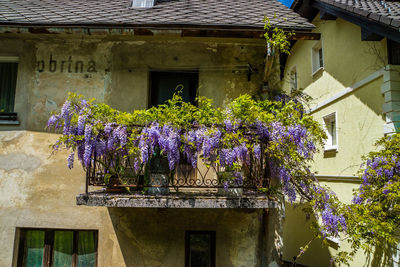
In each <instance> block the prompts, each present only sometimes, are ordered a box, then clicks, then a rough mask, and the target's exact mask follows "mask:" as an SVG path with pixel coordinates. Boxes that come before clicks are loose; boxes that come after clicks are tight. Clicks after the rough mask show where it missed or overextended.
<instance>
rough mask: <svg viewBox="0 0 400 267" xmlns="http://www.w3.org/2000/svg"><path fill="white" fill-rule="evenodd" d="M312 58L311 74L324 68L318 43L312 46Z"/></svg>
mask: <svg viewBox="0 0 400 267" xmlns="http://www.w3.org/2000/svg"><path fill="white" fill-rule="evenodd" d="M311 57H312V73H313V74H314V73H316V72H317V71H318V70H320V69H322V68H323V67H324V56H323V50H322V44H321V42H318V43H317V44H316V45H314V46H313V48H312V51H311Z"/></svg>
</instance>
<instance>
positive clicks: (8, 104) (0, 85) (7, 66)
mask: <svg viewBox="0 0 400 267" xmlns="http://www.w3.org/2000/svg"><path fill="white" fill-rule="evenodd" d="M17 70H18V63H0V112H14V98H15V87H16V83H17Z"/></svg>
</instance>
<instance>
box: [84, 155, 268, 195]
mask: <svg viewBox="0 0 400 267" xmlns="http://www.w3.org/2000/svg"><path fill="white" fill-rule="evenodd" d="M115 161H116V159H115V158H113V159H110V158H106V157H101V158H97V157H96V156H94V157H93V159H92V163H91V165H90V166H89V167H88V168H86V193H88V190H89V186H97V187H98V186H100V187H106V188H108V189H109V190H121V189H124V188H125V189H126V188H128V189H129V191H131V192H133V191H137V192H141V193H145V194H146V193H149V194H171V193H178V192H184V193H190V192H191V193H197V194H202V193H207V194H213V193H222V194H224V192H226V193H232V192H234V193H235V194H238V192H240V194H242V193H250V192H251V193H259V192H261V191H262V190H261V189H262V188H266V187H268V186H269V181H270V180H269V176H270V173H269V168H268V167H266V166H268V164H266V159H258V160H255V159H253V158H250V162H249V163H248V164H244V165H243V168H242V170H241V171H240V172H238V173H236V174H234V172H233V171H231V170H228V169H225V168H222V167H219V166H217V164H215V163H211V164H207V163H204V162H202V160H201V159H199V161H198V164H197V166H196V167H195V168H193V167H192V166H191V165H190V164H187V163H185V162H182V163H181V164H179V165H178V166H177V167H176V168H175V169H174V170H173V171H170V170H169V168H168V162H167V160H166V158H163V157H155V158H153V159H151V160H150V162H149V164H147V165H146V166H143V167H142V168H140V170H139V171H136V170H135V168H134V162H133V160H132V159H131V158H129V157H125V158H123V159H118V166H120V168H119V169H121V170H122V171H120V173H118V174H116V173H113V174H112V172H110V171H109V169H110V168H109V166H111V168H112V166H113V164H116V163H115ZM121 167H122V168H121Z"/></svg>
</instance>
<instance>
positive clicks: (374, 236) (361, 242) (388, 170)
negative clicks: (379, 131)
mask: <svg viewBox="0 0 400 267" xmlns="http://www.w3.org/2000/svg"><path fill="white" fill-rule="evenodd" d="M399 144H400V134H395V135H393V136H388V137H384V138H382V139H380V140H379V141H377V142H376V146H377V147H378V148H380V149H379V150H377V151H372V152H370V153H369V154H368V155H366V156H364V157H363V160H364V162H365V163H364V164H363V168H361V169H360V171H359V176H360V179H362V184H361V186H360V188H359V189H357V190H355V191H354V199H353V204H351V205H348V206H347V207H346V209H345V210H344V212H345V216H346V221H347V224H348V230H347V239H348V241H349V242H350V244H351V248H352V250H351V251H342V252H340V253H339V254H338V256H337V258H336V261H338V262H339V263H345V264H348V261H349V260H350V259H351V258H352V257H353V256H354V255H355V254H356V252H357V251H358V250H360V249H362V250H363V251H364V252H365V253H373V252H374V251H377V250H382V249H383V250H384V251H386V252H388V253H389V255H388V257H389V258H391V255H390V253H391V252H393V250H396V247H397V244H398V243H399V241H400V240H399V225H400V145H399ZM390 251H391V252H390Z"/></svg>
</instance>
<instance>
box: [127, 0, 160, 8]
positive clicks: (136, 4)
mask: <svg viewBox="0 0 400 267" xmlns="http://www.w3.org/2000/svg"><path fill="white" fill-rule="evenodd" d="M154 2H155V0H132V8H152V7H153V6H154Z"/></svg>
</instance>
